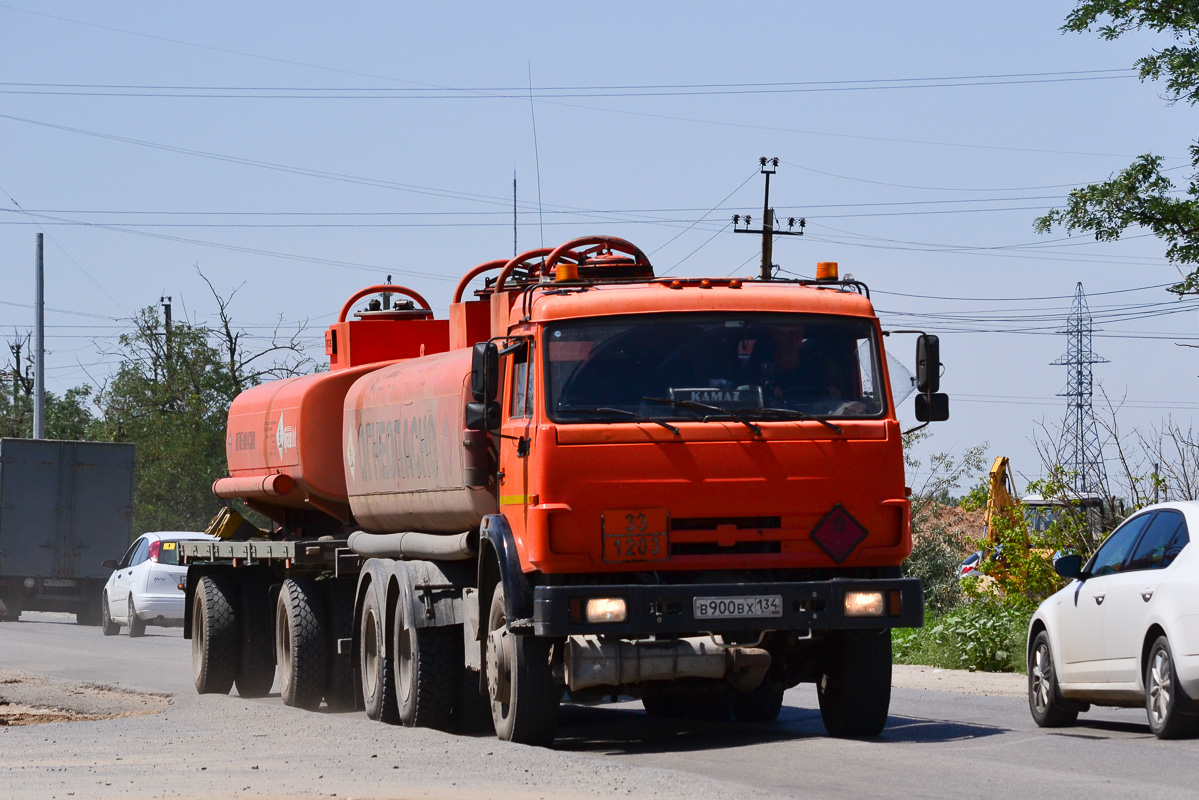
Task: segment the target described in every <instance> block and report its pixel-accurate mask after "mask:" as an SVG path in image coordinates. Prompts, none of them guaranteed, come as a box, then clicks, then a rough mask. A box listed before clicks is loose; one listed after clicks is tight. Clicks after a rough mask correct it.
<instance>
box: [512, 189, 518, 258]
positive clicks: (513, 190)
mask: <svg viewBox="0 0 1199 800" xmlns="http://www.w3.org/2000/svg"><path fill="white" fill-rule="evenodd" d="M518 255H519V253H518V252H517V251H516V170H512V257H513V258H516V257H517V256H518Z"/></svg>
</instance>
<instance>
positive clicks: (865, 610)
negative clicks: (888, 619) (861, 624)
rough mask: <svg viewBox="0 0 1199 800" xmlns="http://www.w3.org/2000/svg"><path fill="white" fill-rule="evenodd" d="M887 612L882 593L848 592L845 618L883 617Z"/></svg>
mask: <svg viewBox="0 0 1199 800" xmlns="http://www.w3.org/2000/svg"><path fill="white" fill-rule="evenodd" d="M884 611H885V607H884V606H883V593H882V592H846V593H845V616H847V617H881V616H883V613H884Z"/></svg>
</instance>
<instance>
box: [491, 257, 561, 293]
mask: <svg viewBox="0 0 1199 800" xmlns="http://www.w3.org/2000/svg"><path fill="white" fill-rule="evenodd" d="M552 251H553V248H552V247H538V248H537V249H535V250H529V251H527V252H524V253H521V254H520V255H518V256H516V257H515V258H513V259H512V260H511V261H509V262H508V263H507V264H505V265H504V269H503V270H502V271H501V272H500V274H499V277H497V278H496V279H495V293H496V294H499V293H500V292H502V291H504V285H505V284H506V283H507V282H508V276H509V275H511V274H512V271H513V270H514V269H516V268H517V267H519V266H520V265H521V264H525V262H526V261H528V260H529V259H531V258H544V257H545V256H547V255H549V254H550V253H551V252H552ZM525 266H527V267H532V266H533V265H532V264H525Z"/></svg>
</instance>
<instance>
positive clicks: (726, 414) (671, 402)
mask: <svg viewBox="0 0 1199 800" xmlns="http://www.w3.org/2000/svg"><path fill="white" fill-rule="evenodd" d="M641 399H642V400H644V401H645V402H647V403H662V404H663V405H668V406H674V407H675V408H691V409H695V410H697V411H715V412H716V413H715V414H708V415H707V416H706V417H704V419H703V421H704V422H707V421H708V420H710V419H721V418H723V419H731V420H733V422H740V423H741V424H742V425H744V426H745V427H747V428H749V429H750V430H751V431H753V434H754V436H761V435H762V429H761V428H759V427H758V426H757V425H755V424H753V423H752V422H750V421H749V420H748V419H746V418H745V415H744V414H742V413H740V412H737V411H733V410H731V409H728V408H721V407H720V406H710V405H708V404H707V403H700V402H697V401H695V400H675V399H674V398H673V397H643V398H641Z"/></svg>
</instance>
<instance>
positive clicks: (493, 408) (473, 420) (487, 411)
mask: <svg viewBox="0 0 1199 800" xmlns="http://www.w3.org/2000/svg"><path fill="white" fill-rule="evenodd" d="M464 427H465V428H466V429H467V430H468V431H494V430H496V429H497V428H499V427H500V404H499V403H497V402H496V401H494V400H483V401H475V402H473V403H467V404H466V420H465V422H464Z"/></svg>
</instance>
